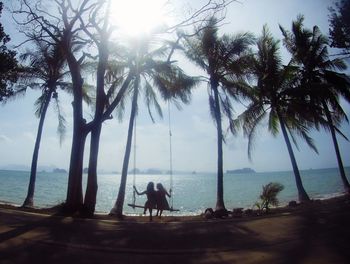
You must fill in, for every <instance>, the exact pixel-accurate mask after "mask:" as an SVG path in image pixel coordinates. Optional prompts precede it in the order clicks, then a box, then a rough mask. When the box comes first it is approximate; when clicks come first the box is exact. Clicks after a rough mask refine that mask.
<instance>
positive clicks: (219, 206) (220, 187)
mask: <svg viewBox="0 0 350 264" xmlns="http://www.w3.org/2000/svg"><path fill="white" fill-rule="evenodd" d="M211 88H212V90H213V92H214V100H215V121H216V131H217V145H218V149H217V151H218V152H217V153H218V162H217V166H218V168H217V169H218V175H217V198H216V206H215V210H217V211H218V210H226V208H225V204H224V171H223V151H222V141H223V138H222V124H221V111H220V100H219V91H218V83H217V82H215V81H211Z"/></svg>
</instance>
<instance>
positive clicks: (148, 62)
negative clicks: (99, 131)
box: [110, 35, 197, 217]
mask: <svg viewBox="0 0 350 264" xmlns="http://www.w3.org/2000/svg"><path fill="white" fill-rule="evenodd" d="M154 37H155V36H153V35H150V36H148V37H144V38H142V39H140V40H138V41H136V42H134V44H135V43H136V44H135V45H132V47H131V50H125V51H126V52H125V53H124V55H123V57H124V60H125V61H128V67H129V71H131V72H133V79H132V81H131V82H130V89H129V93H131V94H132V105H131V113H130V119H129V127H128V136H127V144H126V148H125V154H124V160H123V168H122V175H121V181H120V186H119V192H118V197H117V200H116V202H115V205H114V207H113V208H112V210H111V212H110V213H111V214H113V215H116V216H117V217H122V213H123V205H124V199H125V187H126V179H127V173H128V166H129V158H130V152H131V143H132V135H133V133H132V131H133V128H134V123H135V118H136V115H137V111H138V110H137V109H138V98H139V95H140V94H141V92H143V93H144V98H145V103H146V106H147V108H148V112H149V114H150V116H151V118H152V121H153V115H152V111H151V106H154V107H155V109H156V111H157V112H158V114H159V115H160V116H162V110H161V107H160V105H159V103H158V99H157V93H159V94H160V95H161V97H162V98H163V99H164V100H175V101H176V100H177V99H180V101H181V102H183V103H188V102H189V99H190V94H191V91H190V89H191V88H192V87H194V86H195V85H196V84H197V81H196V79H195V78H192V77H189V76H187V75H186V74H185V73H184V72H183V71H182V70H181V69H180V68H179V67H178V66H176V65H174V62H172V61H170V59H169V57H168V58H166V54H167V51H170V50H169V47H167V45H162V46H161V47H158V48H155V49H154V48H153V47H152V42H154ZM170 52H171V51H170ZM155 88H156V90H155ZM120 105H121V108H123V106H124V103H121V104H120ZM121 110H123V109H121Z"/></svg>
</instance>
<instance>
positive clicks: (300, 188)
mask: <svg viewBox="0 0 350 264" xmlns="http://www.w3.org/2000/svg"><path fill="white" fill-rule="evenodd" d="M278 119H279V121H280V124H281V129H282V133H283V137H284V140H285V141H286V145H287V149H288V153H289V157H290V160H291V162H292V166H293V171H294V177H295V182H296V185H297V189H298V196H299V201H300V202H307V201H310V198H309V196H308V194H307V193H306V191H305V189H304V186H303V183H302V181H301V176H300V172H299V168H298V165H297V162H296V159H295V156H294V152H293V148H292V145H291V144H290V140H289V137H288V133H287V130H286V126H285V124H284V121H283V118H282V117H281V115H280V114H279V113H278Z"/></svg>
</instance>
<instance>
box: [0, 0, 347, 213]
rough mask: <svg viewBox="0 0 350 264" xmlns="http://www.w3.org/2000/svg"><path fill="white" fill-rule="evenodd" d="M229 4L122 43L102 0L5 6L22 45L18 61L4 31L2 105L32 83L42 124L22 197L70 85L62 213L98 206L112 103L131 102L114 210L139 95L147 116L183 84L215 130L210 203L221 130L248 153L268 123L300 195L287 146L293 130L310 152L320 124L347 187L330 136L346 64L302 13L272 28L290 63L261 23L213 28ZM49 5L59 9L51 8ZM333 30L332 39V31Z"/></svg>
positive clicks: (182, 93) (340, 114)
mask: <svg viewBox="0 0 350 264" xmlns="http://www.w3.org/2000/svg"><path fill="white" fill-rule="evenodd" d="M232 2H234V1H224V0H221V1H211V0H209V1H208V2H207V3H206V4H205V5H203V6H202V7H201V8H200V9H198V10H197V11H193V12H192V13H191V14H190V15H189V16H188V17H185V18H184V19H183V20H182V21H180V22H178V23H177V24H175V25H171V26H169V25H168V26H162V27H159V28H157V29H155V30H154V31H153V32H152V33H150V34H149V35H147V36H143V37H139V38H137V39H134V40H133V41H127V40H125V39H118V31H116V30H115V28H114V27H113V25H112V23H111V21H110V16H111V15H112V14H110V10H111V9H110V4H111V3H110V1H106V0H105V1H103V0H83V1H80V2H79V4H76V3H75V2H74V1H71V0H55V1H36V3H35V4H32V3H30V2H29V1H27V0H21V1H18V4H19V5H18V6H17V7H16V8H14V10H13V11H12V12H13V15H14V17H15V19H16V23H17V24H18V25H19V28H20V31H21V33H23V35H24V36H25V43H31V45H29V47H30V48H29V50H27V51H25V52H23V53H22V54H20V55H19V56H18V59H19V60H20V63H19V66H17V64H16V63H17V61H16V60H15V59H14V57H15V53H14V52H12V53H11V51H8V50H7V49H6V48H5V44H6V42H7V41H8V39H9V38H8V36H7V35H6V34H4V33H2V36H5V38H4V40H2V41H3V45H2V48H1V56H7V57H12V58H13V62H12V64H9V66H10V67H8V70H7V72H5V73H4V74H3V73H2V71H3V69H5V67H1V70H2V71H1V85H2V86H1V100H3V101H6V99H7V98H8V97H10V96H12V95H13V94H16V93H22V92H25V91H26V89H28V88H29V89H40V91H41V96H40V97H39V98H38V100H37V102H36V106H37V112H36V115H37V116H38V117H39V118H40V120H39V125H38V132H37V138H36V143H35V148H34V152H33V158H32V166H31V174H30V181H29V186H28V194H27V198H26V200H25V201H24V204H23V205H24V206H33V198H34V191H35V179H36V169H37V162H38V159H39V149H40V140H41V135H42V132H43V124H44V120H45V114H46V111H47V109H48V107H49V104H50V102H51V101H53V102H54V105H55V108H56V110H57V113H58V132H59V134H60V135H61V136H63V134H64V124H65V119H64V118H63V116H62V115H61V111H60V106H59V94H60V93H61V92H68V93H69V94H71V96H72V100H73V101H72V108H73V136H72V148H71V156H70V164H69V175H68V186H67V197H66V201H65V204H64V211H65V213H68V214H72V213H76V212H80V213H81V214H83V215H86V216H91V215H93V214H94V211H95V204H96V195H97V189H98V186H97V177H98V175H97V161H98V153H99V144H100V135H101V131H102V129H103V122H105V121H107V120H109V119H111V118H113V113H114V112H115V111H117V112H118V113H122V112H123V110H124V108H125V105H126V104H127V102H128V98H130V102H131V113H130V117H129V127H128V137H127V144H126V149H125V153H124V160H123V169H122V176H121V182H120V186H119V192H118V197H117V199H116V202H115V206H114V208H113V209H112V210H111V213H113V214H115V215H117V216H118V217H121V216H122V214H123V206H124V198H125V186H126V180H127V172H128V165H129V158H130V151H131V142H132V131H133V126H134V123H135V118H136V116H137V112H138V104H139V100H138V99H139V98H140V97H141V96H143V97H144V101H145V103H146V106H147V109H148V112H149V114H150V116H151V118H152V120H153V110H155V111H156V112H158V114H159V115H160V116H162V110H161V107H160V104H159V99H162V100H164V101H170V102H174V103H176V104H177V105H179V104H181V103H185V104H186V103H189V102H190V97H191V91H192V89H195V88H196V87H198V89H201V88H200V87H203V86H205V85H204V84H206V86H207V88H208V89H207V91H208V98H209V100H208V101H209V109H210V114H211V116H212V118H213V123H214V125H215V127H216V130H217V150H216V153H217V201H216V210H220V211H225V210H226V207H225V204H224V185H223V177H224V173H223V144H224V143H225V135H226V131H230V133H233V134H235V133H237V131H238V130H239V129H240V128H242V129H243V132H244V134H245V135H246V136H247V137H248V139H249V144H248V155H249V157H250V156H251V150H252V146H253V144H254V138H255V135H256V131H257V128H258V127H259V125H261V124H266V123H267V124H268V125H267V127H268V130H269V131H270V132H271V133H272V134H273V135H277V134H278V133H279V131H281V132H282V135H283V137H284V139H285V143H286V146H287V149H288V153H289V155H290V159H291V164H292V168H293V171H294V175H295V181H296V185H297V189H298V195H299V200H300V201H301V202H305V201H308V200H309V199H310V198H309V196H308V194H307V192H306V190H305V189H304V187H303V184H302V178H301V175H300V172H299V169H298V165H297V162H296V158H295V154H294V151H293V146H292V142H294V143H295V146H296V147H297V143H296V140H297V136H299V137H301V138H302V139H304V140H305V141H306V142H307V144H308V145H309V146H310V147H311V148H312V149H313V150H315V151H316V152H317V148H316V146H315V144H314V142H313V140H312V138H310V136H309V131H310V130H311V129H317V130H318V129H320V128H324V129H325V130H326V131H329V132H330V134H331V138H332V140H333V143H334V147H335V153H336V156H337V160H338V164H339V171H340V175H341V178H342V182H343V184H344V189H345V190H346V191H347V192H349V191H350V186H349V183H348V180H347V178H346V175H345V171H344V167H343V162H342V159H341V154H340V150H339V146H338V143H337V135H338V136H339V135H340V136H343V137H345V136H344V135H343V134H342V132H341V131H340V130H339V127H340V125H341V123H342V122H343V121H348V119H347V116H346V114H345V112H344V110H343V108H342V106H341V104H340V103H339V99H340V98H343V99H345V100H346V101H348V102H349V101H350V80H349V77H348V76H347V75H345V74H343V73H341V72H340V71H342V70H345V69H346V64H345V63H344V61H343V60H342V59H341V58H339V57H338V58H334V59H331V57H330V56H329V54H328V45H329V43H328V40H327V38H326V37H325V36H324V35H322V33H321V32H320V31H319V29H318V28H317V26H315V27H314V28H312V29H308V28H305V27H304V25H303V19H304V18H303V17H302V16H298V17H297V19H296V20H295V21H293V23H292V27H291V29H290V30H289V29H286V28H284V27H282V26H280V29H281V33H282V36H283V40H282V43H283V46H284V47H285V48H286V49H287V51H288V52H289V54H290V56H291V59H290V61H289V62H288V64H287V65H284V64H283V63H282V59H281V57H280V51H279V50H280V48H281V47H280V46H281V45H280V42H279V41H278V40H276V39H275V38H274V37H273V36H272V35H271V33H270V32H269V30H268V27H267V26H264V27H263V29H262V33H261V35H260V36H257V37H255V36H253V35H252V34H250V33H239V34H232V35H229V34H225V35H220V34H219V28H220V24H221V22H222V21H223V20H224V16H223V14H224V12H223V11H224V10H225V8H226V7H227V6H228V5H229V4H232ZM346 4H348V1H341V2H340V3H339V5H338V6H337V8H338V9H337V10H335V9H332V10H331V12H332V16H331V18H333V19H335V17H336V18H338V17H339V16H341V12H340V11H339V10H341V7H342V5H346ZM1 6H2V5H1ZM51 10H59V12H52V13H50V12H51ZM334 21H335V20H334ZM334 23H335V22H334ZM332 25H333V24H332V23H331V32H332ZM333 27H334V26H333ZM338 27H339V25H338ZM29 28H30V29H29ZM1 30H2V28H1ZM333 31H334V30H333ZM331 37H332V40H334V39H335V37H334V34H333V35H332V34H331ZM2 38H3V37H2ZM333 43H334V42H333ZM341 48H344V47H343V46H342V47H341ZM176 53H182V54H184V55H185V56H186V57H187V59H188V63H193V64H194V65H196V66H198V67H199V68H200V69H202V70H203V72H204V73H205V75H204V76H200V77H194V76H190V75H188V74H186V73H185V72H184V71H183V70H182V69H181V67H180V65H179V64H178V62H177V61H176V60H174V59H173V55H174V54H176ZM3 54H4V55H3ZM2 62H3V60H1V63H2ZM88 74H93V75H94V78H93V79H94V81H95V83H94V84H93V85H91V84H88V83H87V82H86V79H87V78H86V76H87V75H88ZM8 76H10V77H11V78H10V77H8ZM17 79H18V80H17ZM16 81H17V83H16ZM203 83H204V84H203ZM239 101H244V102H245V103H247V104H248V106H247V108H246V110H245V111H244V112H243V113H241V114H240V115H238V116H234V114H233V113H234V108H233V107H234V104H235V103H238V102H239ZM85 105H90V107H91V108H92V109H93V117H92V118H91V120H89V121H87V120H86V118H85V117H84V111H83V109H84V106H85ZM225 126H227V127H225ZM89 134H90V149H89V163H88V179H87V185H86V190H85V195H84V194H83V185H82V175H83V156H84V148H85V143H86V138H87V136H88V135H89Z"/></svg>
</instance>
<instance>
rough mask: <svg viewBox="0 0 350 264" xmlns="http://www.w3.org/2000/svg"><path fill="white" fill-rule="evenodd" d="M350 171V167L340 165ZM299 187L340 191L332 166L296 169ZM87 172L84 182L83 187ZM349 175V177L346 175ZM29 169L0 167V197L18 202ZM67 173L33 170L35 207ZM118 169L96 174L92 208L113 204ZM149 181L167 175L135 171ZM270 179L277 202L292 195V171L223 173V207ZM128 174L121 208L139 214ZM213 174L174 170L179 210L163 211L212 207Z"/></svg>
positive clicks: (62, 184)
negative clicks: (276, 188)
mask: <svg viewBox="0 0 350 264" xmlns="http://www.w3.org/2000/svg"><path fill="white" fill-rule="evenodd" d="M345 171H346V175H347V176H348V179H349V175H350V167H347V168H345ZM301 175H302V180H303V184H304V188H305V189H306V191H307V193H308V194H309V195H310V197H311V198H314V199H323V198H328V197H332V196H336V195H339V194H341V193H342V192H343V187H342V182H341V179H340V176H339V172H338V170H337V169H314V170H304V171H301ZM86 177H87V175H84V182H83V184H84V185H83V186H84V189H85V185H86ZM349 180H350V179H349ZM28 181H29V172H23V171H6V170H0V182H1V184H0V201H1V202H8V203H12V204H17V205H21V204H22V203H23V201H24V199H25V196H26V193H27V187H28ZM67 181H68V176H67V174H65V173H47V172H38V174H37V181H36V189H35V196H34V202H35V205H36V206H38V207H49V206H53V205H56V204H58V203H61V202H64V200H65V198H66V191H67ZM119 181H120V175H119V174H100V175H98V185H99V188H98V194H97V204H96V212H99V213H108V212H109V211H110V209H111V208H112V207H113V204H114V202H115V199H116V197H117V192H118V189H119ZM149 181H153V182H155V183H158V182H161V183H162V184H163V185H164V186H165V187H166V188H167V189H169V184H170V177H169V175H136V187H137V189H138V190H139V191H143V190H144V189H145V188H146V185H147V183H148V182H149ZM269 182H279V183H281V184H283V185H284V187H285V188H284V190H283V191H282V192H281V193H280V194H279V200H280V203H281V205H284V204H287V203H288V202H289V201H291V200H297V189H296V186H295V180H294V175H293V172H291V171H285V172H261V173H247V174H225V176H224V199H225V206H226V208H227V209H232V208H235V207H243V208H251V207H252V206H253V205H254V203H255V202H256V201H257V200H258V198H259V194H260V193H261V190H262V186H263V185H265V184H267V183H269ZM145 198H146V197H145V196H137V197H136V204H139V205H143V204H144V202H145ZM131 202H132V176H131V175H130V177H129V179H128V182H127V186H126V198H125V207H124V212H125V213H126V214H132V215H135V214H136V215H138V214H141V213H142V209H136V210H134V209H132V208H131V207H129V206H127V205H126V204H127V203H131ZM215 202H216V174H214V173H197V174H178V175H173V207H174V208H176V209H179V210H180V211H179V212H171V213H170V212H164V213H165V215H166V214H168V215H169V214H171V215H196V214H200V213H202V212H203V211H204V210H205V209H206V208H208V207H215Z"/></svg>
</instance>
